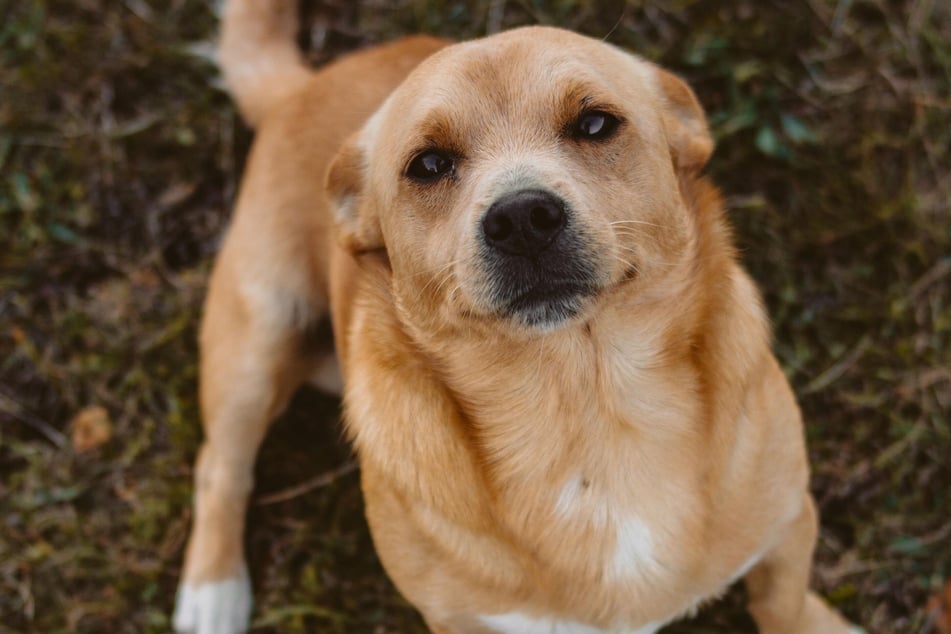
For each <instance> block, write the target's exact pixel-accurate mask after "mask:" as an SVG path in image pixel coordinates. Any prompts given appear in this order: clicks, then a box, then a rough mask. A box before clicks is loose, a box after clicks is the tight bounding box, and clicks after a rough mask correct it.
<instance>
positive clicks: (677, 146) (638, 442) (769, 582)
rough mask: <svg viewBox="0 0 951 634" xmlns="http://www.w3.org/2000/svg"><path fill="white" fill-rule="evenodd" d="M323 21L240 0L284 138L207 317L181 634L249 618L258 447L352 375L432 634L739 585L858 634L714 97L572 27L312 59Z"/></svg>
mask: <svg viewBox="0 0 951 634" xmlns="http://www.w3.org/2000/svg"><path fill="white" fill-rule="evenodd" d="M296 15H297V7H296V4H295V3H294V2H292V1H290V0H273V1H272V2H268V3H262V2H258V1H257V0H230V1H229V2H227V3H226V5H225V7H224V20H223V34H222V42H221V63H222V67H223V70H224V74H225V79H226V83H227V84H228V86H229V87H230V90H231V92H232V94H233V96H234V98H235V100H236V102H237V105H238V107H239V109H240V111H241V113H242V114H243V116H244V117H245V119H246V120H247V121H248V123H249V124H250V125H251V126H252V127H254V128H255V129H256V134H257V136H256V139H255V142H254V146H253V148H252V151H251V156H250V159H249V163H248V166H247V170H246V174H245V176H244V180H243V183H242V186H241V191H240V195H239V198H238V202H237V207H236V211H235V215H234V219H233V222H232V224H231V226H230V228H229V230H228V232H227V237H226V240H225V242H224V244H223V247H222V249H221V252H220V254H219V255H218V258H217V261H216V264H215V267H214V271H213V274H212V277H211V282H210V286H209V290H208V295H207V300H206V304H205V312H204V318H203V323H202V328H201V334H200V348H201V377H200V383H201V385H200V396H201V408H202V415H203V420H204V428H205V440H204V444H203V446H202V448H201V450H200V453H199V457H198V460H197V465H196V472H195V495H196V497H195V512H194V523H193V527H192V532H191V536H190V538H189V543H188V546H187V552H186V559H185V565H184V571H183V580H182V583H181V586H180V588H179V594H178V600H177V606H176V611H175V615H174V625H175V627H176V629H177V630H178V631H181V632H198V633H200V634H211V633H222V634H230V633H232V632H239V631H244V630H245V629H246V627H247V625H248V621H249V617H250V612H251V590H250V584H249V579H248V572H247V569H246V566H245V563H244V559H243V555H242V550H243V548H242V540H243V526H244V514H245V509H246V504H247V500H248V496H249V494H250V492H251V489H252V466H253V462H254V459H255V454H256V452H257V449H258V447H259V445H260V444H261V442H262V439H263V437H264V434H265V432H266V428H267V425H268V422H269V421H270V420H271V419H273V418H274V417H275V416H276V415H277V414H278V413H279V412H280V411H281V410H282V408H283V407H284V406H285V404H286V403H287V401H288V399H289V398H290V396H291V395H292V394H293V393H294V391H295V390H296V389H297V388H298V387H299V386H300V385H301V384H303V383H305V382H311V383H313V384H315V385H318V386H322V387H324V388H326V389H331V390H333V389H337V390H340V389H342V393H343V406H344V418H345V427H346V431H347V434H348V436H349V438H350V439H351V440H352V442H353V444H354V446H355V448H356V452H357V455H358V457H359V462H360V467H361V483H362V489H363V492H364V495H365V500H366V514H367V519H368V522H369V526H370V529H371V532H372V536H373V540H374V544H375V547H376V549H377V551H378V554H379V557H380V559H381V561H382V563H383V565H384V567H385V569H386V571H387V573H388V575H389V576H390V577H391V578H392V579H393V581H394V582H395V584H396V585H397V587H398V588H399V590H400V592H402V593H403V594H404V595H405V597H406V598H407V599H409V600H410V601H411V602H412V603H413V604H414V605H415V606H416V608H417V609H418V610H419V611H420V612H421V614H422V616H423V618H424V619H425V621H426V623H427V625H428V627H429V628H430V629H431V630H432V631H433V632H435V633H437V634H481V633H486V634H490V633H496V634H533V633H536V632H559V633H567V634H594V633H599V632H627V633H629V634H631V633H636V634H647V633H651V632H655V631H657V630H658V629H659V628H660V627H662V626H663V625H664V624H666V623H669V622H671V621H673V620H675V619H677V618H679V617H682V616H684V615H687V614H690V613H692V612H693V611H695V610H696V609H697V608H698V606H700V605H702V604H703V603H704V602H706V601H708V600H711V599H713V598H716V597H717V596H719V595H720V594H721V593H722V592H723V591H724V590H725V589H726V588H727V587H728V586H729V585H730V584H732V583H733V582H735V581H737V580H739V579H741V578H742V579H744V580H745V583H746V586H747V588H748V591H749V601H750V603H749V610H750V612H751V614H752V616H753V618H754V620H755V621H756V623H757V626H758V628H759V630H760V631H761V632H764V633H767V634H780V633H784V634H806V633H810V634H843V633H846V632H856V631H860V630H858V629H856V628H854V627H853V626H851V625H849V624H848V623H847V622H846V621H845V620H844V619H843V618H842V617H840V616H839V615H838V614H837V613H836V612H835V611H834V610H832V609H831V608H830V607H828V606H827V605H826V604H825V603H824V602H823V601H822V600H821V599H820V598H819V597H818V596H817V595H816V594H814V593H813V592H810V591H809V590H808V581H809V574H810V566H811V559H812V552H813V548H814V545H815V541H816V534H817V515H816V509H815V504H814V502H813V500H812V498H811V496H810V494H809V492H808V480H809V468H808V463H807V458H806V451H805V445H804V438H803V427H802V422H801V418H800V413H799V410H798V407H797V404H796V401H795V398H794V396H793V393H792V391H791V390H790V387H789V385H788V383H787V381H786V379H785V377H784V375H783V373H782V371H781V369H780V367H779V365H778V363H777V362H776V360H775V358H774V356H773V354H772V352H771V349H770V333H769V330H768V324H767V318H766V315H765V313H764V309H763V305H762V301H761V299H760V295H759V293H758V291H757V290H756V288H755V286H754V284H753V282H752V281H751V279H750V278H749V276H748V275H747V274H746V273H745V272H744V270H743V269H742V268H741V266H740V264H739V263H738V258H737V254H736V251H735V248H734V246H733V244H732V239H731V235H730V229H729V227H728V223H727V220H726V217H725V211H724V205H723V202H722V200H721V197H720V195H719V193H718V191H717V189H716V188H715V187H714V185H713V184H712V183H711V182H710V180H709V179H708V178H707V177H705V176H704V175H703V174H702V170H703V168H704V166H705V165H706V163H707V161H708V159H709V158H710V156H711V153H712V151H713V141H712V138H711V136H710V132H709V130H708V126H707V123H706V120H705V116H704V114H703V111H702V109H701V107H700V105H699V103H698V101H697V98H696V97H695V95H694V93H693V92H692V90H691V89H690V88H689V87H688V86H687V84H686V83H685V82H684V81H682V80H681V79H679V78H678V77H676V76H675V75H673V74H671V73H669V72H667V71H665V70H662V69H661V68H659V67H658V66H656V65H654V64H652V63H650V62H647V61H645V60H643V59H641V58H639V57H637V56H636V55H633V54H630V53H628V52H625V51H622V50H620V49H618V48H615V47H613V46H611V45H608V44H606V43H603V42H601V41H598V40H593V39H589V38H587V37H583V36H580V35H576V34H573V33H570V32H566V31H563V30H559V29H554V28H547V27H526V28H522V29H517V30H513V31H509V32H505V33H501V34H498V35H493V36H491V37H488V38H485V39H482V40H475V41H471V42H465V43H460V44H450V43H449V42H446V41H444V40H440V39H436V38H431V37H413V38H409V39H404V40H400V41H397V42H395V43H391V44H387V45H384V46H380V47H377V48H371V49H369V50H365V51H361V52H357V53H355V54H352V55H350V56H346V57H344V58H342V59H340V60H338V61H336V62H334V63H332V64H329V65H327V66H325V67H323V68H322V69H320V70H318V71H312V70H310V69H308V68H306V67H305V65H304V64H303V62H302V59H301V55H300V53H299V52H298V50H297V49H296V47H295V33H296V29H297V17H296ZM328 314H329V315H330V317H331V320H332V324H333V331H334V341H335V348H336V355H335V356H334V355H327V354H320V353H319V346H314V345H312V341H311V340H312V338H313V332H314V331H315V330H316V327H315V325H316V324H318V323H320V321H321V319H322V318H324V317H325V316H326V315H328ZM341 377H342V381H341Z"/></svg>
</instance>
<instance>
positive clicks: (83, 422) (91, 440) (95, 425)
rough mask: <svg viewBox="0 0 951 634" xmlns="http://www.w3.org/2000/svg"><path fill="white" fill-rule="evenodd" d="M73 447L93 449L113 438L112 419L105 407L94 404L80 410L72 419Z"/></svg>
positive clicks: (81, 449)
mask: <svg viewBox="0 0 951 634" xmlns="http://www.w3.org/2000/svg"><path fill="white" fill-rule="evenodd" d="M69 425H70V428H71V429H72V440H73V449H75V450H76V451H77V452H79V453H83V452H86V451H91V450H93V449H95V448H97V447H99V446H101V445H103V444H104V443H106V442H108V440H109V439H110V438H112V421H111V420H110V419H109V412H107V411H106V408H105V407H102V406H99V405H93V406H91V407H86V408H84V409H82V410H80V411H79V413H77V414H76V415H75V416H73V419H72V420H71V421H70V424H69Z"/></svg>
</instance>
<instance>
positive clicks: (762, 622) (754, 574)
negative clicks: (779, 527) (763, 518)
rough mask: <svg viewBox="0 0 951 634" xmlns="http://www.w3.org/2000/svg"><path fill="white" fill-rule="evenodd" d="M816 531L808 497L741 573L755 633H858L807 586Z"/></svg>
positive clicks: (859, 631) (816, 522)
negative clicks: (771, 546) (767, 547)
mask: <svg viewBox="0 0 951 634" xmlns="http://www.w3.org/2000/svg"><path fill="white" fill-rule="evenodd" d="M817 533H818V518H817V515H816V509H815V503H814V502H813V500H812V496H810V495H808V494H807V495H806V496H805V500H804V502H803V507H802V511H801V512H800V514H799V516H798V517H797V518H796V519H795V520H793V522H792V523H791V524H790V526H789V527H788V529H787V532H786V534H785V536H784V538H783V540H782V541H781V542H780V543H779V544H778V545H777V546H776V547H775V548H774V549H773V550H771V551H769V552H767V553H766V554H765V555H764V556H763V558H762V559H761V560H760V561H759V563H757V565H756V566H754V567H753V569H752V570H750V572H749V573H748V574H747V575H746V578H745V582H746V587H747V590H748V593H749V610H750V613H751V614H752V615H753V619H754V620H755V621H756V625H757V627H758V628H759V631H760V632H761V634H861V633H862V630H861V629H860V628H856V627H852V626H850V625H849V624H848V623H846V621H845V620H844V619H843V618H842V617H841V616H839V615H838V614H837V613H836V612H835V611H834V610H832V608H830V607H829V606H828V605H826V603H825V602H824V601H823V600H822V599H820V598H819V597H818V596H817V595H816V594H815V593H813V592H811V591H810V590H809V571H810V568H811V565H812V553H813V550H814V548H815V543H816V536H817Z"/></svg>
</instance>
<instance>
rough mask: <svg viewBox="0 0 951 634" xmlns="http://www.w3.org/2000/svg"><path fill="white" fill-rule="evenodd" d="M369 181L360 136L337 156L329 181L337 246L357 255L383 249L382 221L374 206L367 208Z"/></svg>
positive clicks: (328, 186)
mask: <svg viewBox="0 0 951 634" xmlns="http://www.w3.org/2000/svg"><path fill="white" fill-rule="evenodd" d="M366 178H367V157H366V149H365V146H364V144H363V143H362V142H361V133H359V132H358V133H357V134H354V135H352V136H351V137H350V138H349V139H347V141H346V142H345V143H344V144H343V146H342V147H341V148H340V150H339V151H338V152H337V156H335V157H334V159H333V161H332V162H331V163H330V169H329V170H328V171H327V180H326V188H327V193H328V194H329V195H330V200H331V202H332V205H333V219H334V228H335V231H336V237H337V242H338V243H339V244H340V245H341V246H343V247H344V248H346V249H348V250H349V251H352V252H354V253H361V252H364V251H373V250H376V249H380V248H382V247H383V233H382V231H381V230H380V218H379V216H378V215H377V212H376V210H375V209H373V208H372V207H371V205H366V204H364V201H365V196H364V188H365V184H366Z"/></svg>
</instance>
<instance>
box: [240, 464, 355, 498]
mask: <svg viewBox="0 0 951 634" xmlns="http://www.w3.org/2000/svg"><path fill="white" fill-rule="evenodd" d="M357 467H358V465H357V463H356V461H354V460H351V461H349V462H345V463H343V464H342V465H341V466H339V467H337V468H336V469H333V470H332V471H327V472H326V473H322V474H320V475H319V476H316V477H313V478H311V479H309V480H304V481H303V482H301V483H300V484H296V485H294V486H292V487H289V488H287V489H282V490H280V491H275V492H274V493H268V494H267V495H262V496H261V497H259V498H258V499H256V500H255V501H254V504H255V505H256V506H265V505H267V504H277V503H278V502H286V501H287V500H290V499H293V498H296V497H298V496H301V495H304V494H305V493H309V492H310V491H313V490H314V489H320V488H322V487H325V486H328V485H330V484H333V483H334V482H335V481H336V480H337V479H338V478H341V477H343V476H345V475H347V474H348V473H352V472H353V471H356V470H357Z"/></svg>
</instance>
